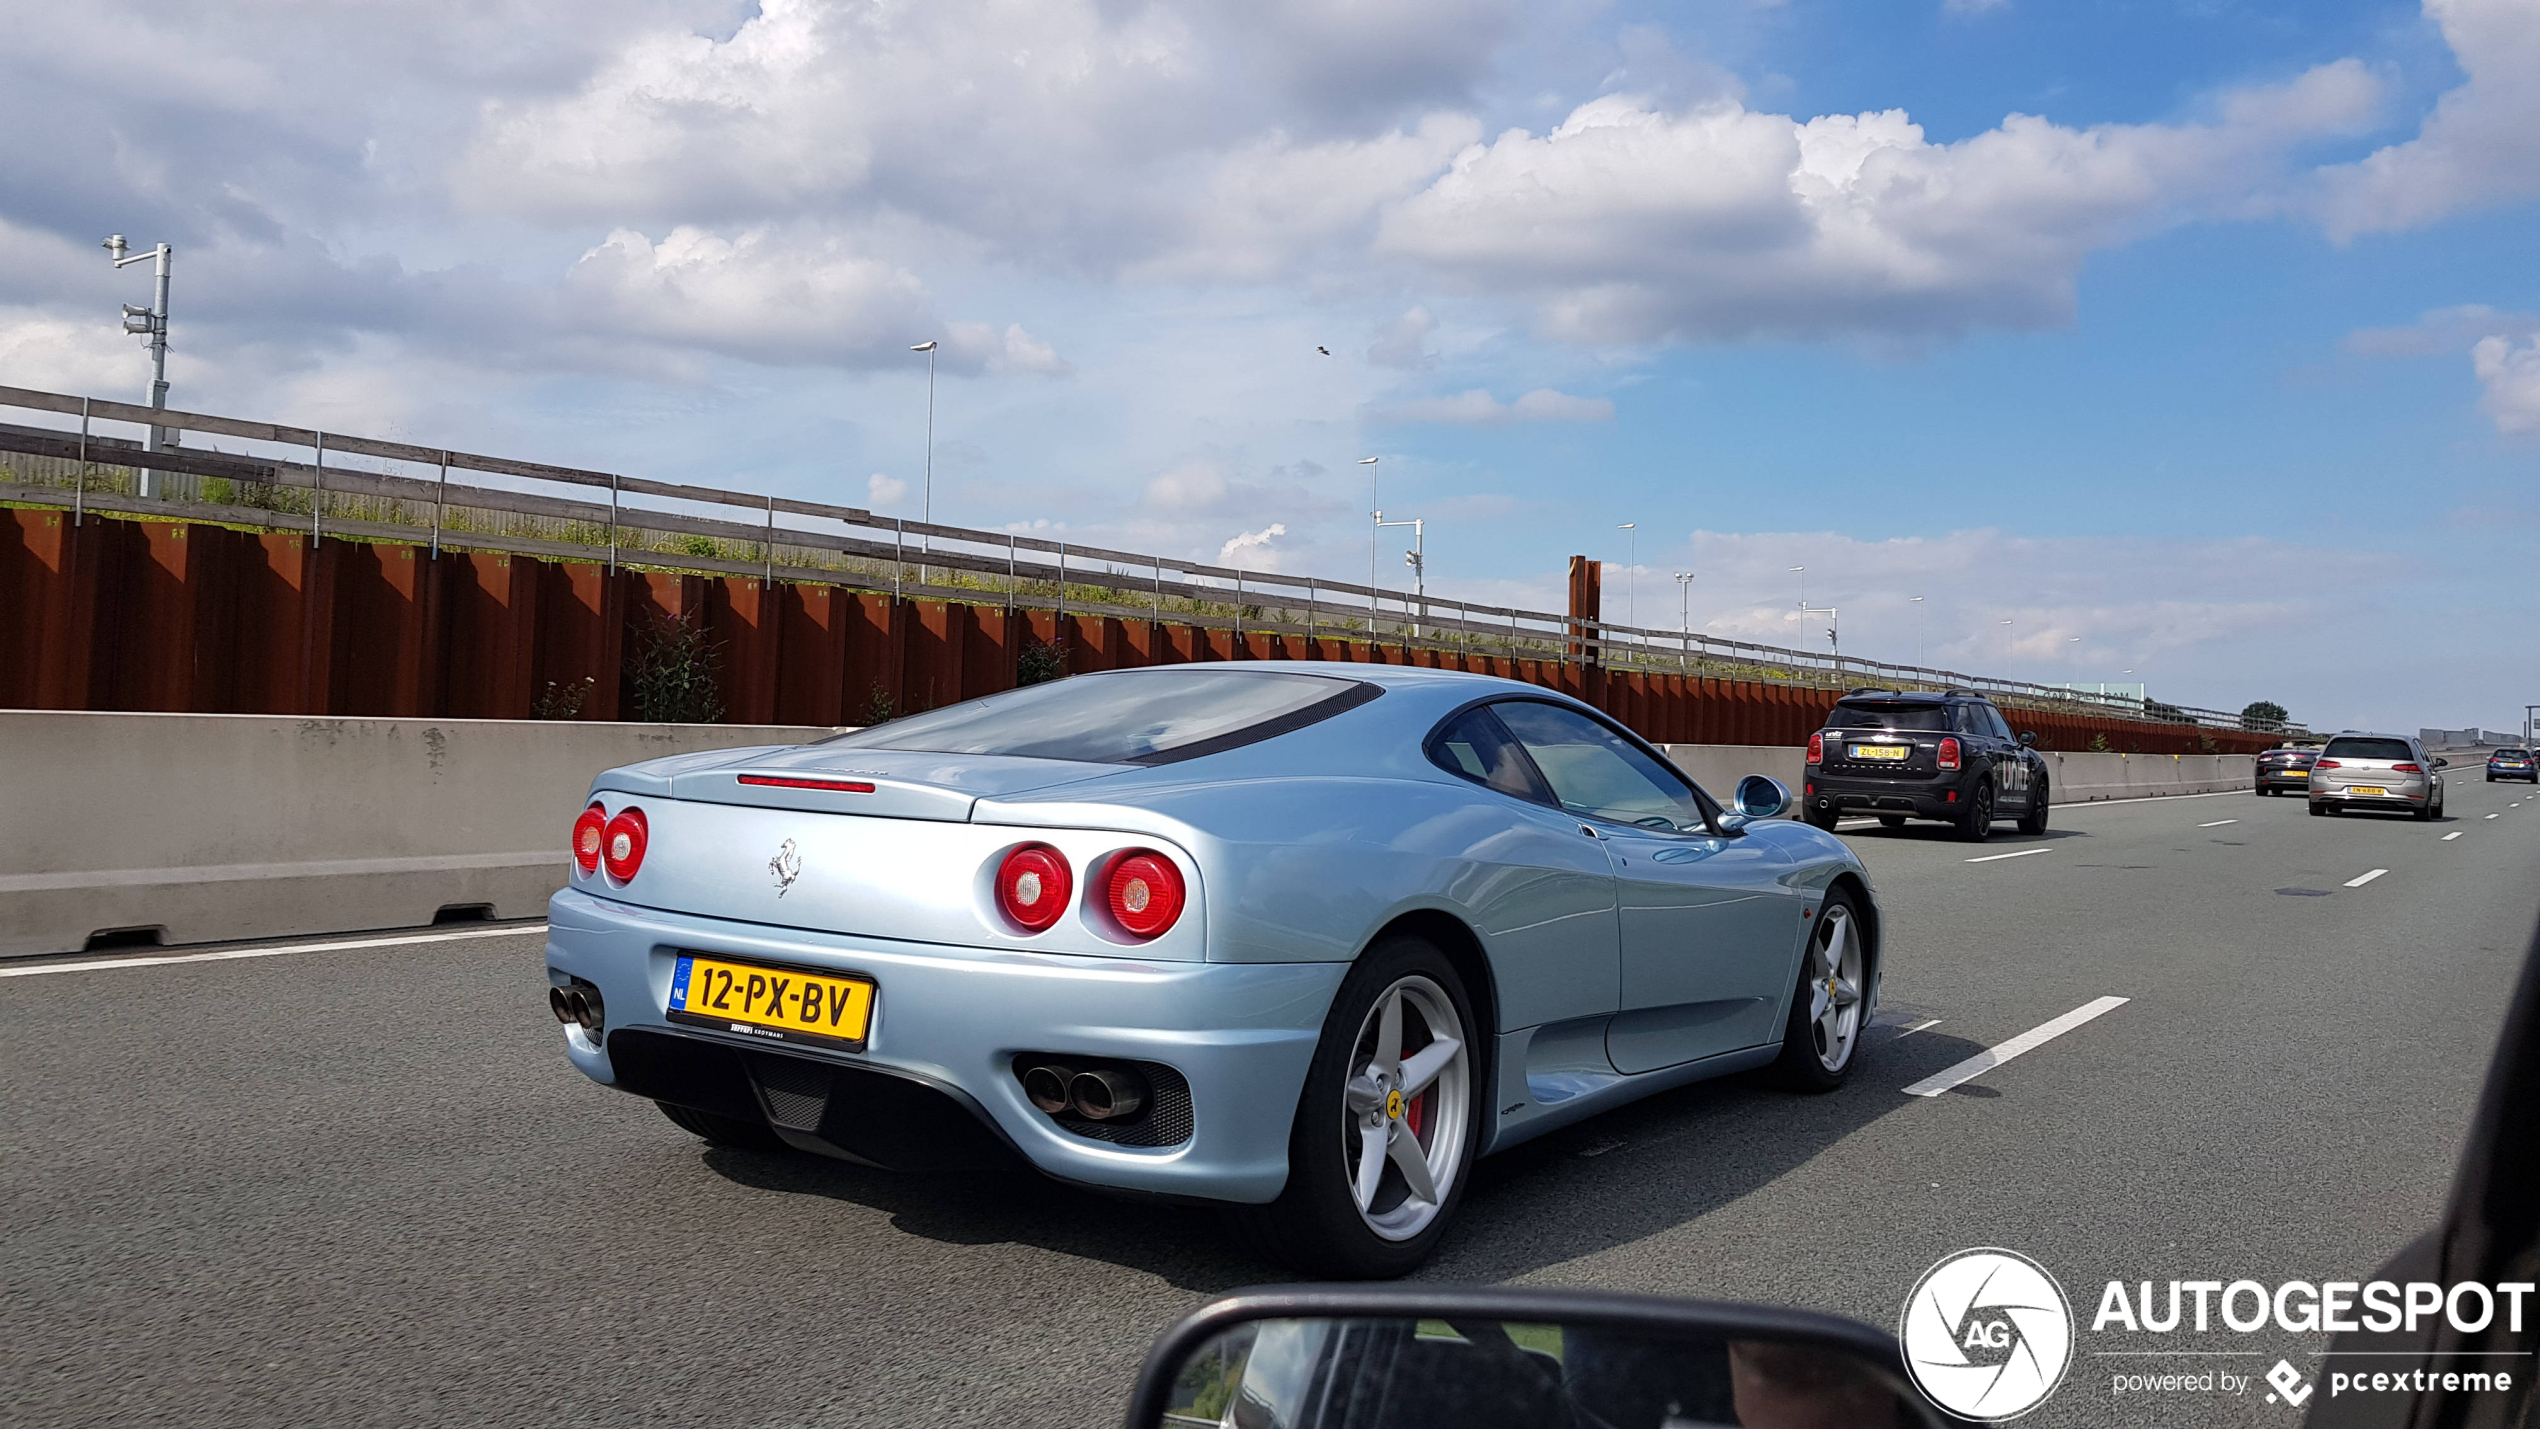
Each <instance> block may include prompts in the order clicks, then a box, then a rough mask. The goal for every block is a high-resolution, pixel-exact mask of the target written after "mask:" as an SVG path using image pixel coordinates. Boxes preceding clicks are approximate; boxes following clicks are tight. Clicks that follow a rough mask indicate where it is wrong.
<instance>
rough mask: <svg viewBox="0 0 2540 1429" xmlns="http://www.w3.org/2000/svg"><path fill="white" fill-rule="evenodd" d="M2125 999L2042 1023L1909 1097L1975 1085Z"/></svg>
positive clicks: (1935, 1077)
mask: <svg viewBox="0 0 2540 1429" xmlns="http://www.w3.org/2000/svg"><path fill="white" fill-rule="evenodd" d="M2125 1004H2126V999H2124V998H2122V997H2102V998H2097V999H2095V1000H2093V1001H2090V1002H2085V1003H2083V1004H2082V1005H2081V1006H2079V1007H2076V1008H2074V1009H2073V1010H2072V1011H2070V1012H2067V1013H2065V1014H2064V1015H2063V1016H2061V1017H2058V1018H2056V1019H2054V1020H2053V1021H2051V1022H2041V1023H2039V1024H2038V1025H2037V1026H2035V1027H2032V1028H2030V1029H2029V1030H2028V1031H2026V1032H2023V1033H2021V1034H2020V1035H2019V1036H2017V1037H2014V1038H2012V1039H2011V1040H2010V1041H2008V1042H2003V1043H1999V1044H1997V1045H1995V1046H1991V1047H1987V1048H1985V1049H1984V1050H1983V1051H1981V1052H1978V1053H1977V1054H1975V1055H1974V1056H1972V1057H1969V1058H1968V1059H1967V1060H1965V1061H1963V1062H1960V1063H1959V1064H1958V1065H1956V1066H1954V1067H1951V1068H1948V1069H1947V1070H1945V1071H1939V1072H1934V1073H1932V1074H1931V1075H1930V1076H1928V1077H1925V1078H1923V1079H1922V1080H1921V1081H1919V1082H1916V1083H1914V1084H1913V1085H1912V1086H1909V1087H1907V1088H1906V1089H1905V1095H1907V1096H1909V1097H1936V1096H1939V1095H1940V1094H1941V1093H1942V1092H1945V1091H1947V1090H1949V1089H1950V1088H1951V1087H1954V1086H1956V1085H1958V1084H1959V1083H1960V1082H1968V1081H1973V1080H1975V1079H1976V1078H1978V1077H1981V1076H1983V1075H1984V1074H1985V1073H1987V1072H1990V1071H1992V1070H1993V1069H1994V1068H1996V1067H1999V1066H2001V1065H2002V1064H2003V1063H2005V1062H2007V1061H2010V1060H2011V1059H2012V1058H2013V1057H2017V1056H2019V1055H2020V1054H2021V1053H2023V1052H2034V1051H2036V1050H2037V1049H2038V1048H2040V1047H2043V1046H2045V1045H2046V1044H2047V1043H2049V1042H2052V1041H2054V1040H2055V1039H2056V1038H2058V1037H2061V1036H2063V1035H2064V1034H2065V1033H2067V1032H2070V1031H2072V1030H2073V1029H2074V1028H2076V1027H2079V1026H2080V1025H2082V1024H2083V1023H2085V1022H2088V1021H2090V1020H2091V1019H2092V1018H2094V1017H2097V1016H2099V1015H2101V1014H2102V1013H2106V1012H2111V1011H2114V1010H2115V1009H2117V1008H2120V1007H2123V1006H2125Z"/></svg>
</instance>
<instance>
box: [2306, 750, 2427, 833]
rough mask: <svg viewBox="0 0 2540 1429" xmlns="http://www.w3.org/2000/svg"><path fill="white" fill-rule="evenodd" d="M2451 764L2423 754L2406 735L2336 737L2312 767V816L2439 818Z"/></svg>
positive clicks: (2321, 752)
mask: <svg viewBox="0 0 2540 1429" xmlns="http://www.w3.org/2000/svg"><path fill="white" fill-rule="evenodd" d="M2450 763H2451V761H2450V760H2447V759H2436V758H2433V757H2431V756H2429V755H2427V753H2426V752H2425V746H2424V745H2422V744H2419V743H2418V742H2417V741H2416V740H2415V738H2414V737H2412V736H2409V735H2404V734H2358V733H2347V734H2341V735H2338V736H2336V737H2334V738H2332V739H2331V740H2329V742H2328V744H2327V746H2326V747H2325V748H2323V749H2321V750H2320V757H2319V758H2318V760H2317V761H2315V762H2314V763H2313V764H2312V765H2311V777H2310V781H2309V784H2310V796H2311V812H2312V813H2313V814H2336V813H2342V812H2344V811H2345V810H2348V809H2388V810H2391V811H2394V812H2399V813H2408V814H2413V815H2415V816H2416V817H2417V818H2419V819H2425V820H2431V819H2438V818H2441V817H2442V816H2443V775H2442V773H2441V771H2442V770H2443V769H2444V768H2445V767H2446V766H2448V765H2449V764H2450Z"/></svg>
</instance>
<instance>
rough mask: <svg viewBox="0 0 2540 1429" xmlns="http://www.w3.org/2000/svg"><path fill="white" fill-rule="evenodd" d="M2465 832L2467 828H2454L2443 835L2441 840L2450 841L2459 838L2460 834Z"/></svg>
mask: <svg viewBox="0 0 2540 1429" xmlns="http://www.w3.org/2000/svg"><path fill="white" fill-rule="evenodd" d="M2467 832H2468V830H2466V829H2454V830H2453V831H2452V832H2450V833H2448V834H2445V835H2444V836H2443V842H2445V843H2450V842H2451V841H2452V840H2454V839H2456V838H2459V837H2460V836H2461V835H2462V834H2464V833H2467Z"/></svg>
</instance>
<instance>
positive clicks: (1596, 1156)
mask: <svg viewBox="0 0 2540 1429" xmlns="http://www.w3.org/2000/svg"><path fill="white" fill-rule="evenodd" d="M1980 1050H1982V1049H1981V1048H1980V1047H1979V1046H1978V1045H1977V1044H1975V1043H1972V1042H1968V1041H1965V1040H1963V1039H1960V1038H1955V1037H1949V1036H1942V1035H1936V1034H1934V1033H1929V1032H1925V1033H1921V1034H1918V1035H1913V1036H1908V1037H1900V1036H1899V1035H1898V1029H1897V1027H1896V1026H1895V1025H1881V1026H1877V1027H1873V1028H1872V1029H1871V1032H1870V1041H1869V1042H1868V1043H1867V1044H1866V1045H1865V1047H1864V1054H1865V1060H1864V1061H1863V1063H1862V1064H1861V1066H1860V1068H1859V1070H1858V1073H1857V1074H1856V1076H1855V1078H1854V1079H1853V1081H1852V1082H1850V1083H1849V1084H1848V1085H1846V1086H1845V1087H1844V1088H1842V1089H1841V1090H1839V1091H1835V1092H1832V1093H1828V1094H1825V1095H1822V1096H1806V1095H1800V1094H1797V1093H1793V1092H1787V1091H1784V1090H1782V1089H1780V1088H1779V1087H1778V1086H1776V1085H1774V1084H1773V1083H1772V1081H1771V1080H1770V1078H1769V1077H1767V1076H1766V1075H1764V1074H1761V1073H1754V1074H1747V1075H1743V1076H1737V1077H1727V1078H1722V1079H1720V1080H1717V1081H1713V1082H1705V1083H1699V1084H1696V1085H1694V1086H1690V1087H1683V1088H1678V1089H1677V1090H1675V1091H1671V1092H1665V1093H1661V1094H1660V1095H1657V1096H1654V1097H1651V1098H1649V1099H1648V1100H1646V1101H1642V1102H1637V1103H1634V1104H1632V1105H1630V1106H1627V1107H1623V1108H1619V1109H1617V1110H1615V1111H1612V1112H1608V1113H1606V1114H1605V1115H1603V1116H1600V1117H1593V1118H1590V1119H1589V1120H1587V1121H1585V1122H1581V1123H1579V1124H1578V1125H1576V1126H1572V1127H1565V1128H1563V1129H1562V1130H1560V1131H1556V1132H1553V1133H1551V1134H1549V1135H1547V1136H1545V1137H1542V1138H1541V1139H1539V1140H1536V1141H1532V1142H1529V1143H1527V1144H1526V1145H1524V1146H1521V1147H1518V1148H1517V1149H1515V1150H1513V1151H1509V1152H1506V1153H1503V1154H1501V1155H1498V1156H1494V1157H1490V1158H1488V1159H1486V1160H1484V1161H1482V1162H1481V1163H1480V1164H1479V1165H1478V1166H1477V1167H1476V1168H1475V1169H1474V1172H1473V1180H1472V1181H1471V1182H1470V1183H1469V1189H1468V1190H1467V1192H1466V1195H1465V1199H1464V1204H1463V1208H1462V1210H1461V1211H1460V1212H1459V1213H1458V1217H1457V1224H1456V1225H1455V1226H1454V1227H1453V1228H1452V1229H1451V1230H1449V1231H1448V1233H1447V1238H1446V1242H1445V1244H1444V1245H1443V1246H1442V1247H1441V1249H1440V1252H1439V1254H1438V1256H1437V1258H1436V1259H1435V1260H1433V1261H1432V1262H1430V1264H1429V1265H1428V1266H1427V1267H1426V1268H1424V1269H1423V1270H1422V1271H1421V1272H1420V1278H1423V1279H1446V1280H1464V1281H1497V1280H1506V1279H1510V1278H1513V1277H1515V1276H1519V1275H1523V1274H1525V1273H1526V1272H1528V1271H1530V1270H1534V1269H1537V1268H1540V1267H1542V1266H1545V1265H1551V1264H1555V1263H1557V1262H1560V1261H1564V1260H1570V1259H1574V1258H1576V1257H1578V1256H1580V1255H1584V1254H1587V1253H1588V1252H1590V1251H1595V1250H1602V1249H1605V1248H1607V1247H1609V1246H1613V1245H1616V1244H1620V1243H1623V1242H1626V1241H1630V1240H1635V1239H1638V1238H1639V1237H1642V1236H1646V1235H1651V1234H1654V1233H1656V1232H1659V1231H1663V1230H1667V1229H1670V1228H1672V1227H1675V1226H1679V1225H1682V1224H1684V1223H1685V1222H1687V1221H1691V1220H1693V1219H1695V1218H1697V1217H1699V1216H1701V1215H1702V1214H1703V1213H1705V1212H1706V1211H1710V1210H1712V1209H1714V1208H1716V1207H1719V1206H1723V1205H1726V1204H1728V1203H1730V1202H1733V1201H1735V1200H1737V1199H1739V1198H1740V1197H1743V1196H1746V1195H1748V1194H1750V1193H1752V1192H1753V1191H1755V1190H1757V1189H1759V1188H1761V1187H1763V1186H1765V1185H1768V1184H1770V1183H1771V1182H1772V1181H1773V1180H1775V1179H1776V1178H1778V1177H1780V1176H1783V1175H1785V1174H1787V1173H1788V1172H1790V1171H1791V1170H1792V1169H1794V1168H1795V1167H1797V1166H1800V1165H1802V1164H1804V1163H1805V1162H1806V1161H1808V1160H1809V1159H1810V1158H1811V1157H1813V1156H1815V1155H1817V1154H1818V1153H1819V1152H1821V1151H1823V1150H1825V1149H1826V1148H1827V1147H1829V1146H1832V1145H1833V1144H1835V1143H1836V1142H1838V1141H1841V1140H1842V1139H1843V1138H1844V1137H1846V1136H1849V1135H1851V1134H1852V1133H1853V1132H1855V1131H1857V1130H1859V1129H1861V1128H1862V1127H1864V1126H1867V1125H1869V1124H1870V1123H1871V1122H1874V1121H1876V1120H1878V1119H1879V1118H1880V1117H1883V1116H1886V1115H1888V1114H1889V1113H1892V1112H1895V1111H1898V1110H1901V1109H1903V1108H1905V1107H1907V1106H1910V1105H1912V1104H1914V1101H1915V1099H1914V1098H1911V1097H1907V1096H1905V1095H1903V1094H1902V1093H1901V1092H1900V1091H1899V1090H1898V1089H1899V1088H1901V1087H1903V1086H1905V1085H1906V1084H1907V1083H1909V1082H1912V1081H1914V1080H1916V1079H1918V1078H1920V1077H1923V1076H1926V1075H1929V1074H1930V1073H1932V1072H1935V1071H1938V1070H1940V1069H1941V1068H1943V1067H1947V1066H1950V1065H1952V1064H1954V1063H1956V1062H1959V1061H1961V1060H1963V1059H1965V1058H1967V1057H1969V1056H1972V1055H1973V1054H1974V1053H1976V1052H1977V1051H1980ZM703 1155H704V1158H705V1164H706V1166H707V1167H708V1168H709V1169H710V1170H712V1171H713V1172H714V1173H715V1174H717V1175H719V1176H722V1177H724V1178H726V1179H727V1180H730V1181H733V1182H735V1183H737V1184H739V1185H743V1186H749V1187H753V1188H756V1189H759V1190H763V1191H772V1192H777V1193H780V1194H786V1195H805V1196H825V1197H829V1198H831V1199H834V1200H839V1201H844V1202H849V1203H852V1204H855V1205H859V1206H864V1207H867V1208H869V1209H872V1210H876V1211H879V1212H881V1213H883V1214H885V1215H887V1216H889V1217H890V1219H891V1224H892V1226H893V1228H894V1229H896V1230H899V1231H901V1232H902V1233H904V1234H907V1235H912V1236H917V1237H920V1238H923V1239H926V1240H930V1241H935V1242H937V1243H940V1244H944V1245H953V1246H989V1245H1005V1244H1018V1245H1029V1246H1034V1247H1037V1248H1039V1249H1042V1250H1047V1251H1051V1252H1053V1253H1056V1254H1060V1255H1067V1256H1077V1257H1082V1258H1085V1259H1091V1260H1100V1261H1106V1262H1109V1263H1111V1264H1114V1265H1119V1266H1123V1267H1126V1268H1129V1269H1133V1270H1140V1271H1144V1272H1146V1273H1148V1274H1150V1275H1153V1276H1155V1277H1157V1278H1158V1279H1160V1280H1163V1281H1164V1282H1166V1283H1167V1284H1170V1285H1173V1286H1175V1287H1177V1288H1179V1289H1183V1290H1188V1291H1191V1292H1194V1293H1197V1294H1203V1295H1205V1294H1215V1293H1218V1292H1221V1291H1225V1290H1230V1289H1234V1288H1236V1287H1238V1286H1244V1285H1258V1284H1262V1283H1265V1282H1270V1281H1278V1280H1287V1279H1293V1278H1294V1272H1292V1271H1289V1270H1287V1269H1286V1268H1285V1267H1282V1266H1279V1265H1277V1264H1275V1263H1273V1262H1270V1261H1268V1260H1265V1259H1263V1258H1261V1257H1260V1256H1258V1255H1256V1254H1254V1253H1253V1252H1252V1251H1251V1250H1250V1249H1249V1248H1248V1247H1247V1246H1246V1245H1245V1244H1244V1242H1243V1241H1242V1239H1241V1238H1240V1237H1239V1236H1238V1235H1237V1234H1236V1233H1235V1230H1234V1228H1233V1227H1232V1226H1230V1225H1229V1224H1228V1223H1227V1220H1226V1218H1225V1217H1224V1216H1223V1215H1222V1214H1220V1213H1218V1212H1216V1211H1213V1210H1209V1209H1207V1208H1202V1207H1193V1206H1183V1205H1175V1204H1171V1203H1166V1202H1161V1201H1153V1200H1145V1199H1130V1198H1120V1197H1113V1196H1108V1195H1105V1194H1102V1193H1100V1192H1096V1191H1089V1190H1086V1189H1083V1188H1081V1187H1076V1186H1070V1185H1066V1184H1063V1183H1060V1182H1056V1181H1052V1180H1050V1179H1048V1178H1047V1177H1044V1176H1041V1175H1039V1174H1038V1173H1037V1172H1034V1171H1032V1170H1031V1169H1030V1168H1029V1167H1026V1166H1023V1165H1022V1164H1021V1163H1020V1162H1019V1160H1018V1162H1017V1163H1016V1164H1015V1165H1014V1166H1012V1167H1011V1168H1009V1169H1006V1170H1001V1171H990V1172H968V1173H964V1174H961V1175H958V1176H918V1175H908V1174H902V1173H897V1172H889V1171H881V1170H876V1169H873V1168H870V1167H865V1166H859V1165H856V1164H855V1163H852V1162H846V1161H835V1160H831V1159H828V1158H826V1157H819V1156H813V1155H809V1154H806V1153H792V1152H773V1153H770V1152H756V1151H743V1150H736V1149H732V1148H728V1147H710V1148H708V1149H706V1150H705V1152H704V1153H703Z"/></svg>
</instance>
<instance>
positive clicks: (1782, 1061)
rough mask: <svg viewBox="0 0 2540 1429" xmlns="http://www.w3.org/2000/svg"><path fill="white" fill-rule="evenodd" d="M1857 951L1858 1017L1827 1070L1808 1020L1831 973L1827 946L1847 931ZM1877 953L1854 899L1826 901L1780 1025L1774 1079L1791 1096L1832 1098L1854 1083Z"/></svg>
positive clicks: (1839, 895)
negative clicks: (1821, 1094)
mask: <svg viewBox="0 0 2540 1429" xmlns="http://www.w3.org/2000/svg"><path fill="white" fill-rule="evenodd" d="M1847 927H1848V929H1849V932H1850V934H1851V936H1852V937H1853V938H1854V939H1855V940H1856V941H1857V942H1858V945H1859V960H1858V964H1857V969H1856V972H1855V975H1854V977H1853V978H1852V981H1853V983H1854V984H1855V987H1854V996H1855V998H1856V1002H1855V1003H1854V1004H1853V1005H1854V1006H1855V1007H1857V1009H1858V1011H1857V1012H1856V1013H1855V1015H1854V1017H1853V1022H1852V1035H1851V1040H1850V1042H1849V1043H1848V1044H1847V1045H1846V1046H1845V1047H1844V1048H1843V1051H1842V1057H1841V1061H1840V1064H1839V1065H1837V1066H1833V1067H1829V1066H1827V1065H1826V1061H1827V1059H1826V1057H1825V1056H1824V1055H1823V1046H1822V1043H1821V1042H1820V1039H1819V1033H1820V1032H1821V1031H1823V1028H1822V1027H1821V1025H1820V1024H1819V1022H1818V1021H1817V1019H1815V1018H1814V1017H1811V1016H1810V1015H1809V1014H1810V1013H1811V1012H1812V1011H1815V1010H1816V1009H1815V994H1816V992H1817V987H1818V984H1819V983H1821V982H1822V981H1823V980H1824V979H1825V977H1826V975H1827V973H1828V972H1829V971H1830V969H1829V968H1828V967H1827V965H1826V949H1827V944H1828V943H1829V942H1830V941H1832V940H1833V938H1834V937H1835V936H1836V935H1837V930H1838V929H1843V928H1847ZM1876 955H1877V950H1876V949H1875V948H1873V947H1871V946H1870V943H1869V927H1868V925H1867V924H1865V923H1863V922H1862V921H1861V910H1860V909H1859V908H1858V907H1857V906H1855V905H1854V903H1853V900H1852V895H1851V894H1849V893H1847V892H1845V891H1844V890H1842V889H1840V888H1838V889H1836V890H1834V891H1833V892H1831V893H1828V894H1827V895H1826V901H1825V904H1824V906H1822V907H1821V908H1819V909H1818V910H1817V921H1816V923H1815V924H1814V925H1813V926H1812V927H1811V928H1810V930H1809V933H1808V950H1807V952H1806V953H1805V954H1804V955H1803V956H1802V957H1801V958H1800V960H1799V985H1798V986H1797V987H1796V988H1794V989H1793V990H1792V992H1791V997H1790V1014H1789V1016H1787V1017H1785V1018H1784V1019H1783V1020H1782V1051H1781V1056H1780V1057H1778V1058H1776V1059H1775V1060H1774V1062H1773V1079H1774V1080H1775V1081H1777V1082H1780V1083H1781V1084H1782V1085H1783V1086H1785V1087H1788V1088H1790V1089H1791V1090H1792V1091H1799V1092H1830V1091H1833V1090H1834V1089H1835V1088H1837V1087H1840V1086H1842V1085H1843V1084H1844V1083H1845V1082H1846V1081H1849V1080H1850V1079H1851V1077H1852V1069H1853V1068H1855V1067H1857V1066H1859V1065H1861V1057H1862V1052H1863V1046H1864V1044H1865V1043H1866V1042H1867V1040H1868V1038H1867V1036H1866V1034H1867V1033H1868V1031H1869V1023H1870V1017H1869V1013H1870V1008H1869V1001H1868V997H1869V987H1870V982H1871V979H1872V973H1873V971H1874V968H1875V958H1876Z"/></svg>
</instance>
